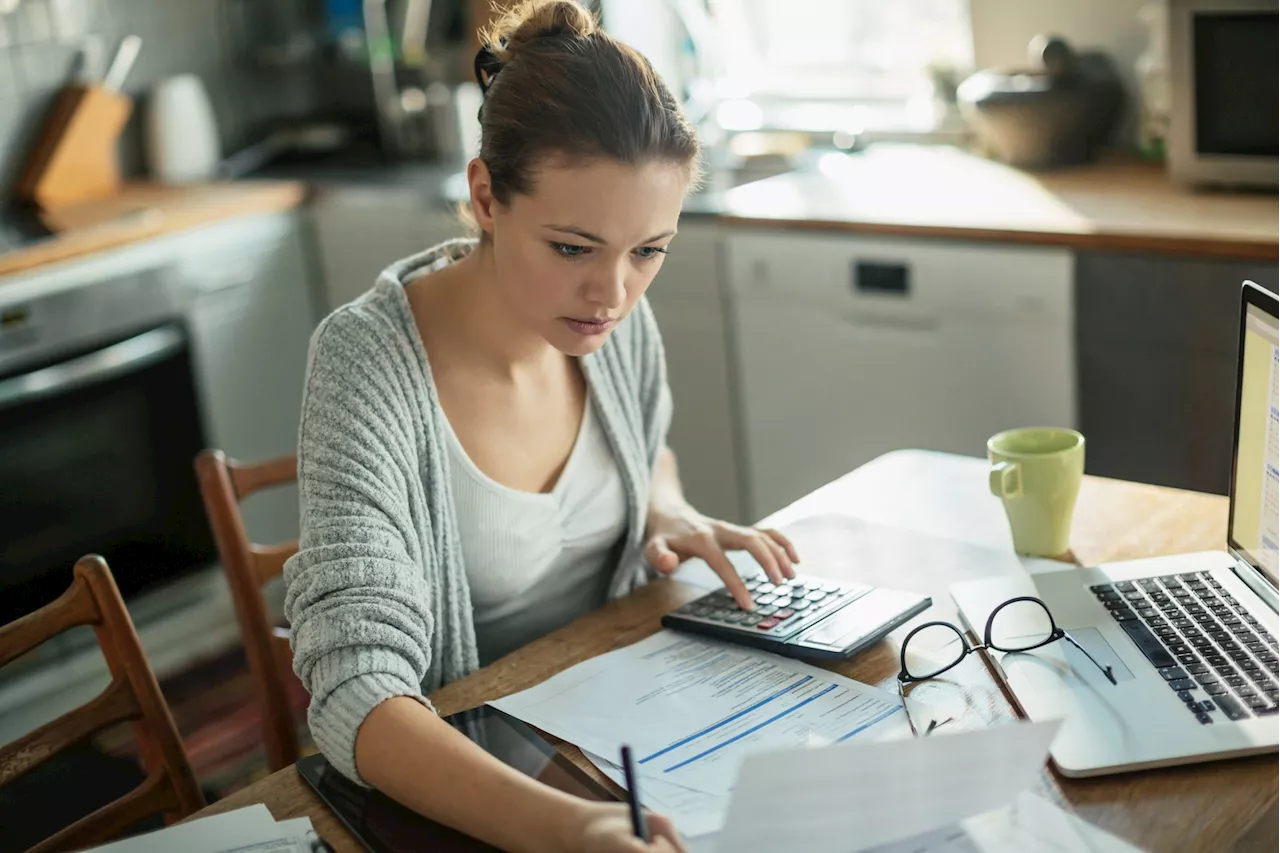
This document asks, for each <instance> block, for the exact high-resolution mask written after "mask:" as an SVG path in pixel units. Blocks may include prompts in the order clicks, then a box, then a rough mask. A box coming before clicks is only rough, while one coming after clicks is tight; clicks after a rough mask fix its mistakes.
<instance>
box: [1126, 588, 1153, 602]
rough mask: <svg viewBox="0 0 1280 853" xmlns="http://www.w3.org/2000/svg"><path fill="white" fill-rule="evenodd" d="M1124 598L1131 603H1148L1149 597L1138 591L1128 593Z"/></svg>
mask: <svg viewBox="0 0 1280 853" xmlns="http://www.w3.org/2000/svg"><path fill="white" fill-rule="evenodd" d="M1124 597H1125V598H1127V599H1129V600H1130V601H1146V600H1147V597H1146V596H1145V595H1143V594H1142V593H1141V592H1139V591H1138V590H1136V589H1135V590H1134V591H1133V592H1126V593H1125V594H1124Z"/></svg>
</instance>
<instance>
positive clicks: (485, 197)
mask: <svg viewBox="0 0 1280 853" xmlns="http://www.w3.org/2000/svg"><path fill="white" fill-rule="evenodd" d="M467 184H468V186H470V188H471V216H472V218H474V220H475V223H476V226H477V227H478V228H479V229H480V230H481V231H483V232H484V233H485V234H489V235H491V236H492V234H493V218H494V214H495V213H496V211H495V208H496V207H497V205H498V201H497V199H495V198H494V197H493V182H492V178H491V176H490V175H489V165H488V164H487V163H485V162H484V161H483V160H481V159H480V158H479V157H476V158H475V159H473V160H472V161H471V162H470V163H468V164H467Z"/></svg>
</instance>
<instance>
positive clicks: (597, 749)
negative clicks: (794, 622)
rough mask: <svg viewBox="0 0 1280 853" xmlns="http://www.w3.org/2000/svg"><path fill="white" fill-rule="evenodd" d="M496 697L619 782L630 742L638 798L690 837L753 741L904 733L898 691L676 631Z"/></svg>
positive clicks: (759, 745)
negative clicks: (621, 763)
mask: <svg viewBox="0 0 1280 853" xmlns="http://www.w3.org/2000/svg"><path fill="white" fill-rule="evenodd" d="M492 704H493V705H494V706H495V707H496V708H498V709H499V710H502V711H505V712H506V713H508V714H510V715H512V716H513V717H517V718H519V719H521V720H524V721H525V722H527V723H530V724H531V725H534V726H536V727H538V728H540V729H542V730H543V731H545V732H548V733H550V734H552V735H555V736H556V737H559V738H562V739H564V740H566V741H569V742H570V743H573V744H576V745H577V746H578V747H579V748H581V749H582V750H583V752H584V753H585V754H586V755H587V757H588V758H589V759H590V760H591V761H592V762H594V763H595V765H596V766H597V767H599V768H600V769H601V771H602V772H604V773H605V774H606V775H607V776H609V777H610V778H612V779H614V781H616V782H618V784H622V783H621V779H622V773H621V771H620V770H619V768H618V766H617V764H616V762H617V760H618V754H619V750H620V748H621V745H622V744H624V743H626V744H629V745H630V746H631V748H632V751H633V753H634V754H635V756H636V766H637V770H638V771H639V774H640V783H639V788H640V799H641V801H642V803H643V804H644V805H645V806H646V807H648V808H650V809H651V810H653V811H657V812H661V813H663V814H666V815H667V816H668V817H670V818H672V820H674V821H675V823H676V825H677V827H679V829H680V831H681V832H682V833H683V834H684V835H685V836H687V837H695V836H698V835H703V834H706V833H709V832H713V831H715V830H717V829H719V828H720V825H721V823H722V822H723V819H724V812H725V809H726V808H727V807H728V805H729V793H730V791H731V789H732V787H733V782H734V779H735V777H736V776H737V773H738V766H739V765H740V764H741V763H742V760H743V759H744V758H745V757H746V756H748V755H750V754H751V753H753V752H758V751H760V750H762V749H782V748H788V747H801V746H804V747H808V746H823V745H827V744H834V743H841V742H845V741H850V740H857V741H879V740H884V739H888V738H896V737H906V736H909V735H910V730H909V728H908V725H907V721H906V717H905V715H904V714H903V713H902V704H901V702H900V701H899V699H898V697H897V696H896V695H895V694H893V693H889V692H887V691H884V690H878V689H876V688H874V687H869V686H868V685H865V684H860V683H858V682H856V681H853V680H851V679H848V678H844V677H843V676H840V675H837V674H835V673H832V672H828V671H827V670H824V669H819V668H818V667H814V666H810V665H808V664H805V663H801V662H799V661H795V660H791V659H789V658H783V657H780V656H778V655H773V654H769V653H767V652H760V651H756V650H754V649H748V648H744V647H741V646H736V645H731V644H728V643H720V642H716V641H714V640H707V639H702V638H696V637H692V636H689V635H687V634H679V633H675V632H671V631H661V632H659V633H657V634H655V635H653V636H652V637H649V638H648V639H646V640H643V641H641V642H639V643H636V644H635V645H633V646H628V647H627V648H624V649H618V650H616V651H613V652H610V653H609V654H606V655H602V656H600V657H597V658H593V659H591V660H589V661H585V662H583V663H581V664H579V665H577V666H575V667H572V668H571V669H568V670H566V671H564V672H562V673H560V674H558V675H556V676H554V677H553V678H551V679H549V680H547V681H545V682H543V683H542V684H539V685H538V686H536V687H533V688H530V689H529V690H525V691H523V692H522V693H517V694H515V695H512V696H507V697H505V698H503V699H499V700H498V701H496V702H493V703H492ZM915 707H916V706H915V704H914V703H913V704H912V709H913V712H914V710H915ZM923 713H926V714H927V711H924V712H923Z"/></svg>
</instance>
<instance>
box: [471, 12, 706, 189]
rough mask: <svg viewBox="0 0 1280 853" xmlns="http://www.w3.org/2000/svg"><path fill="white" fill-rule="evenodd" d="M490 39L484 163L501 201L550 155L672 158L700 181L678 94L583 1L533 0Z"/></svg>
mask: <svg viewBox="0 0 1280 853" xmlns="http://www.w3.org/2000/svg"><path fill="white" fill-rule="evenodd" d="M481 41H482V43H483V45H484V46H483V47H482V48H481V49H480V52H479V53H478V54H477V55H476V63H475V70H476V79H477V80H478V81H479V83H480V87H481V89H482V90H483V91H484V105H483V106H482V107H481V110H480V129H481V133H480V159H482V160H484V162H485V164H486V165H487V166H488V167H489V174H490V176H491V182H492V186H493V195H494V198H496V199H497V200H498V201H499V202H501V203H503V204H507V203H509V202H510V200H511V197H512V196H513V195H515V194H528V193H529V192H530V191H531V190H532V188H533V171H534V168H535V167H536V166H537V165H538V161H539V160H540V159H541V158H543V157H546V156H548V155H553V156H561V157H565V158H567V159H568V160H569V161H570V162H575V161H581V160H590V159H594V158H597V157H608V158H612V159H614V160H618V161H620V162H623V163H628V164H633V165H641V164H643V163H647V162H651V161H654V160H659V161H667V162H671V163H675V164H677V165H680V166H684V167H685V168H686V169H688V171H689V176H690V179H691V180H694V179H696V178H697V175H698V165H699V159H698V138H697V134H696V133H695V131H694V129H693V127H692V125H690V124H689V122H688V120H686V119H685V117H684V113H683V112H682V111H681V109H680V104H679V103H678V102H677V101H676V99H675V98H674V97H673V96H672V94H671V90H670V89H668V88H667V86H666V84H665V83H663V82H662V79H661V78H660V77H658V75H657V74H656V73H655V72H654V70H653V67H652V66H651V65H650V64H649V61H648V60H647V59H645V58H644V57H643V56H642V55H641V54H640V53H639V52H637V51H636V50H634V49H633V48H631V47H628V46H627V45H625V44H622V43H621V42H618V41H615V40H614V39H613V38H611V37H610V36H609V35H608V34H607V33H605V32H604V30H602V29H600V28H599V26H597V24H596V21H595V19H594V18H593V17H592V16H591V14H590V13H589V12H587V10H585V9H584V8H582V7H581V6H579V5H578V4H577V3H576V2H574V0H524V2H521V3H519V4H517V5H516V6H514V7H512V8H509V9H506V10H504V11H502V12H501V13H500V14H499V16H498V17H497V18H496V19H495V20H494V22H493V23H492V25H491V26H489V27H488V28H487V29H486V30H485V31H484V32H482V33H481Z"/></svg>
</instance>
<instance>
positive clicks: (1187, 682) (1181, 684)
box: [1169, 678, 1196, 691]
mask: <svg viewBox="0 0 1280 853" xmlns="http://www.w3.org/2000/svg"><path fill="white" fill-rule="evenodd" d="M1169 686H1170V687H1172V688H1173V689H1174V690H1178V691H1182V690H1195V689H1196V683H1195V682H1194V681H1192V680H1191V679H1190V678H1180V679H1178V680H1177V681H1170V682H1169Z"/></svg>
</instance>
